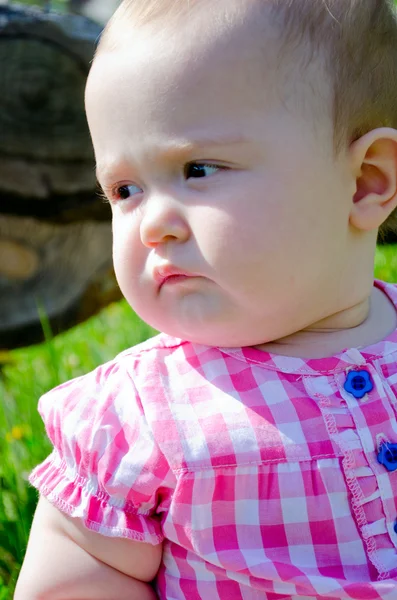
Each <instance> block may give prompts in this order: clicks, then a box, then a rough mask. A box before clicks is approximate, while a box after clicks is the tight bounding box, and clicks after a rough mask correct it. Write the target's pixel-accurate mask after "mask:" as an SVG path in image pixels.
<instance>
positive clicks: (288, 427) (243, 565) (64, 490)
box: [30, 281, 397, 600]
mask: <svg viewBox="0 0 397 600" xmlns="http://www.w3.org/2000/svg"><path fill="white" fill-rule="evenodd" d="M375 285H377V286H378V287H379V288H381V289H383V290H384V291H385V293H386V294H387V295H388V296H389V298H390V299H391V301H392V302H393V304H394V305H395V306H396V307H397V286H395V285H390V284H385V283H383V282H380V281H376V282H375ZM352 370H355V371H359V372H362V371H365V372H366V373H367V374H369V376H370V378H371V381H372V383H373V389H372V391H370V392H368V393H366V394H365V396H364V397H363V398H361V399H358V398H356V397H355V396H354V395H353V394H352V393H351V392H348V391H346V389H345V387H344V386H345V382H346V380H347V378H348V377H349V373H350V371H352ZM39 411H40V414H41V415H42V417H43V420H44V422H45V425H46V430H47V433H48V436H49V437H50V439H51V441H52V443H53V445H54V451H53V452H52V454H51V455H50V456H49V457H48V458H47V459H46V460H45V461H44V462H43V463H42V464H41V465H39V466H38V467H36V468H35V470H34V471H33V472H32V474H31V476H30V481H31V483H32V484H33V485H34V486H35V487H37V488H38V489H39V490H40V492H41V493H42V494H43V495H44V496H46V497H47V498H48V499H49V500H50V501H51V502H52V503H53V504H54V505H55V506H57V507H58V508H59V509H61V510H62V511H66V512H67V513H69V514H70V515H72V516H74V517H79V518H81V519H82V520H83V522H84V523H85V525H86V526H87V527H88V528H89V529H91V530H94V531H97V532H100V533H102V534H103V535H107V536H115V537H119V536H120V537H125V538H129V539H131V540H139V541H143V542H147V543H149V544H158V543H160V542H163V545H164V556H163V560H162V564H161V567H160V571H159V573H158V577H157V579H156V584H157V591H158V595H159V598H160V599H162V600H165V599H167V600H182V599H186V600H219V599H222V600H287V599H288V600H309V599H310V600H313V599H319V598H328V599H329V600H336V599H337V598H338V599H340V598H343V599H352V598H353V599H356V600H380V599H381V600H396V599H397V533H396V531H397V525H396V523H397V521H396V519H397V470H396V471H394V470H393V469H394V468H397V451H396V453H395V454H389V459H390V460H389V463H388V464H387V465H386V466H385V464H381V463H380V462H379V460H378V455H379V453H380V452H381V449H382V448H385V447H386V448H393V446H392V445H393V444H395V445H396V448H397V422H396V417H397V331H395V332H394V333H392V334H391V335H390V336H389V337H388V338H386V339H385V340H383V341H382V342H380V343H377V344H375V345H373V346H370V347H368V348H365V349H361V351H359V350H358V349H349V350H346V351H343V352H341V353H340V354H338V355H335V356H333V357H331V358H325V359H315V360H303V359H299V358H287V357H283V356H277V355H273V354H268V353H265V352H261V351H258V350H256V349H253V348H233V349H230V348H212V347H207V346H203V345H198V344H192V343H189V342H186V341H181V340H179V339H174V338H170V337H168V336H166V335H160V336H157V337H155V338H154V339H151V340H149V341H147V342H145V343H143V344H141V345H139V346H137V347H135V348H132V349H130V350H127V351H126V352H123V353H122V354H120V355H119V356H118V357H117V358H116V359H114V360H112V361H110V362H108V363H107V364H105V365H103V366H101V367H99V368H97V369H96V370H95V371H93V372H92V373H90V374H88V375H86V376H83V377H80V378H78V379H75V380H73V381H70V382H68V383H65V384H63V385H61V386H59V387H58V388H56V389H55V390H53V391H51V392H49V393H47V394H46V395H44V396H43V397H42V398H41V400H40V403H39ZM385 444H386V445H387V446H385ZM390 457H391V458H390ZM394 461H395V462H396V464H395V466H394ZM389 467H390V469H392V470H389Z"/></svg>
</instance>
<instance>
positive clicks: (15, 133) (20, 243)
mask: <svg viewBox="0 0 397 600" xmlns="http://www.w3.org/2000/svg"><path fill="white" fill-rule="evenodd" d="M100 33H101V27H100V26H99V25H97V24H96V23H94V22H92V21H90V20H88V19H86V18H84V17H82V16H77V15H58V14H56V13H53V12H47V13H46V12H43V11H41V10H39V9H35V8H28V7H26V6H21V5H7V6H0V65H1V67H0V89H1V90H2V93H1V95H0V348H13V347H17V346H21V345H28V344H31V343H36V342H39V341H41V340H42V339H43V334H42V327H41V323H40V316H39V315H40V312H41V311H42V313H44V314H45V315H46V316H47V318H48V319H49V321H50V323H51V325H52V327H53V328H54V331H55V332H59V331H62V330H64V329H65V328H67V327H70V326H72V325H74V324H76V323H78V322H80V321H81V320H83V319H85V318H87V317H88V316H90V315H91V314H94V313H95V312H97V311H98V310H99V309H100V308H101V307H102V306H104V305H105V304H107V303H108V302H109V301H111V300H114V299H118V298H119V297H120V293H119V291H118V287H117V284H116V282H115V279H114V275H113V271H112V266H111V224H110V211H109V207H108V206H107V205H106V204H104V203H103V202H101V201H100V200H99V199H98V196H97V193H96V180H95V164H94V156H93V151H92V145H91V140H90V136H89V132H88V126H87V122H86V118H85V113H84V88H85V83H86V78H87V75H88V71H89V65H90V61H91V60H92V56H93V54H94V50H95V43H96V40H97V39H98V36H99V35H100ZM94 291H95V292H96V293H97V295H96V296H95V297H94V296H93V292H94Z"/></svg>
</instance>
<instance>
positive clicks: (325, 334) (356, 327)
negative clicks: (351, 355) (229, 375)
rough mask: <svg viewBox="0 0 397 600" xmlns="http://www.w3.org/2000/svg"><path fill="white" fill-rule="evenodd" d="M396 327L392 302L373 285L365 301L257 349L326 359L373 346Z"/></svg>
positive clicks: (395, 316)
mask: <svg viewBox="0 0 397 600" xmlns="http://www.w3.org/2000/svg"><path fill="white" fill-rule="evenodd" d="M396 328H397V313H396V310H395V308H394V306H393V304H392V303H391V302H390V300H389V299H388V297H387V296H386V295H385V294H384V293H383V292H382V291H381V290H379V289H378V288H376V287H374V288H373V291H372V294H371V296H370V297H369V298H367V299H366V300H365V301H364V302H361V303H360V304H358V305H356V306H353V307H352V308H349V309H347V310H344V311H342V312H340V313H337V314H335V315H331V316H330V317H327V318H326V319H323V320H322V321H320V322H319V323H315V324H313V325H311V326H310V327H308V328H306V329H304V330H302V331H298V332H296V333H294V334H292V335H289V336H287V337H284V338H282V339H279V340H275V341H273V342H269V343H268V344H262V345H260V346H258V348H259V349H260V350H264V351H265V352H272V353H273V354H281V355H283V356H295V357H300V358H325V357H327V356H333V355H334V354H337V353H339V352H341V351H342V350H344V349H345V348H365V347H366V346H371V345H372V344H375V343H376V342H379V341H381V340H382V339H384V338H385V337H387V336H388V335H389V334H390V333H391V332H392V331H394V330H395V329H396Z"/></svg>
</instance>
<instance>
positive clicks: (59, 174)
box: [0, 0, 397, 600]
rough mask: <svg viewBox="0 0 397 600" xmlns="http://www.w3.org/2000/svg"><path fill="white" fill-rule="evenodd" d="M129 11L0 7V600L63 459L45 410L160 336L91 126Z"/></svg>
mask: <svg viewBox="0 0 397 600" xmlns="http://www.w3.org/2000/svg"><path fill="white" fill-rule="evenodd" d="M117 5H118V0H53V1H52V2H47V1H43V2H41V4H40V2H39V1H36V2H34V1H28V0H26V1H25V2H20V3H16V2H11V1H10V2H7V1H5V0H0V90H1V94H0V600H6V599H7V600H8V599H9V598H10V599H11V598H12V597H13V591H14V587H15V582H16V579H17V577H18V573H19V569H20V565H21V563H22V560H23V556H24V553H25V549H26V543H27V539H28V535H29V528H30V524H31V521H32V517H33V513H34V510H35V506H36V503H37V493H36V490H34V489H33V488H31V487H29V485H28V483H27V477H28V474H29V472H30V471H31V469H32V468H33V467H34V466H35V465H37V464H38V463H39V462H41V461H42V460H43V459H44V458H45V457H46V456H47V455H48V453H49V452H50V451H51V447H50V445H49V443H48V441H47V438H46V435H45V431H44V426H43V423H42V421H41V418H40V416H39V414H38V412H37V402H38V399H39V397H40V396H41V395H42V394H43V393H44V392H46V391H47V390H49V389H50V388H52V387H54V386H56V385H58V384H59V383H62V382H64V381H66V380H68V379H71V378H73V377H77V376H79V375H82V374H84V373H87V372H88V371H90V370H92V369H94V368H95V367H96V366H97V365H99V364H100V363H103V362H106V361H107V360H110V359H111V358H113V357H114V356H115V355H116V354H117V353H118V352H120V351H122V350H124V349H125V348H127V347H129V346H132V345H134V344H137V343H139V342H141V341H143V340H144V339H147V338H148V337H150V336H152V335H153V334H154V333H155V332H154V331H153V330H152V329H151V328H150V327H149V326H147V325H146V324H145V323H143V322H142V321H140V319H139V318H138V317H137V316H136V315H135V314H134V313H133V312H132V310H131V309H130V308H129V307H128V306H127V304H126V303H125V301H124V300H122V299H121V295H120V292H119V289H118V286H117V283H116V281H115V278H114V273H113V269H112V265H111V225H110V210H109V207H108V206H107V204H105V203H103V202H102V201H101V200H100V198H99V196H98V194H97V189H96V181H95V174H94V157H93V152H92V148H91V142H90V138H89V133H88V128H87V123H86V119H85V114H84V102H83V97H84V87H85V81H86V77H87V74H88V71H89V66H90V61H91V59H92V56H93V53H94V50H95V46H96V44H97V41H98V38H99V36H100V34H101V31H102V29H103V26H104V24H105V22H106V21H107V20H108V18H109V17H110V16H111V14H112V13H113V11H114V10H115V8H116V7H117ZM396 221H397V219H396ZM396 228H397V226H396ZM396 241H397V236H396V231H393V230H391V231H390V233H389V234H388V235H387V237H386V238H385V239H384V240H382V244H379V246H378V250H377V255H376V265H375V276H376V277H378V278H380V279H384V280H386V281H390V282H397V252H396V250H397V245H396Z"/></svg>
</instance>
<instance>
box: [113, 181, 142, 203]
mask: <svg viewBox="0 0 397 600" xmlns="http://www.w3.org/2000/svg"><path fill="white" fill-rule="evenodd" d="M141 192H142V189H141V188H140V187H139V186H137V185H135V184H134V183H129V184H126V185H120V186H119V187H117V188H116V189H115V190H114V196H115V199H116V200H128V198H131V196H135V195H136V194H140V193H141Z"/></svg>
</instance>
